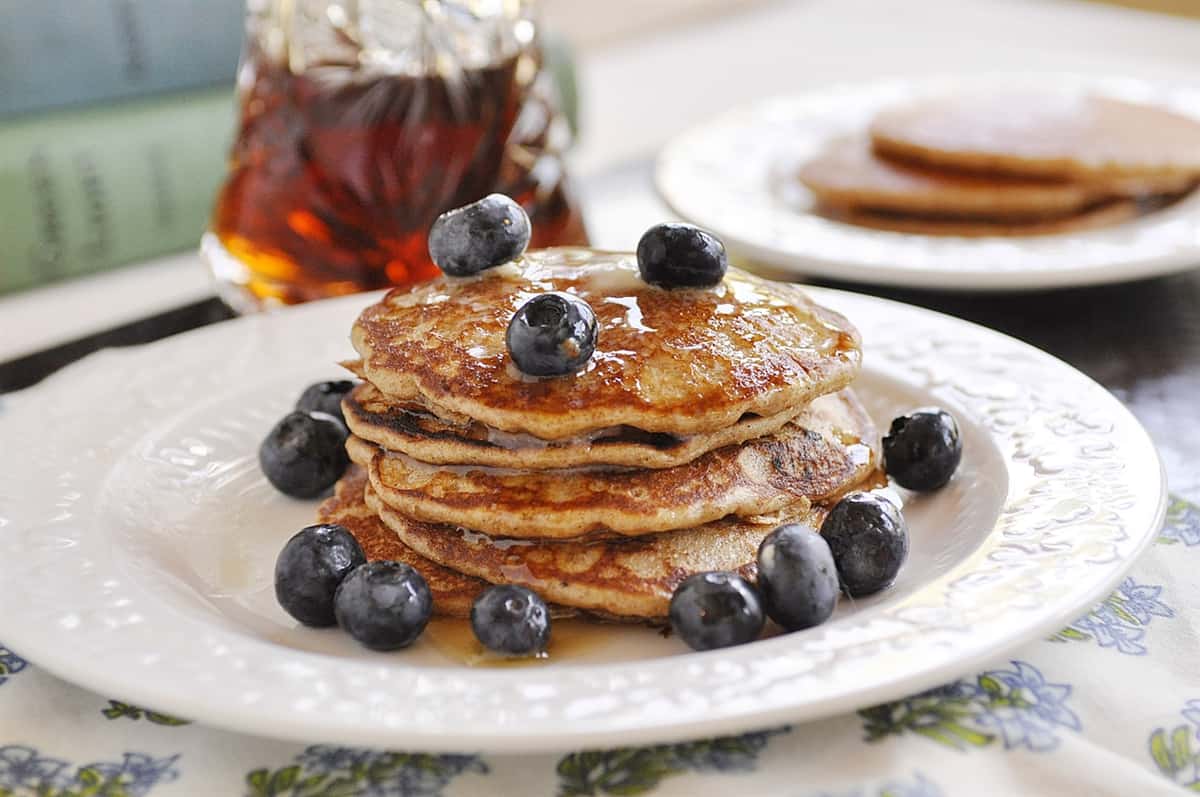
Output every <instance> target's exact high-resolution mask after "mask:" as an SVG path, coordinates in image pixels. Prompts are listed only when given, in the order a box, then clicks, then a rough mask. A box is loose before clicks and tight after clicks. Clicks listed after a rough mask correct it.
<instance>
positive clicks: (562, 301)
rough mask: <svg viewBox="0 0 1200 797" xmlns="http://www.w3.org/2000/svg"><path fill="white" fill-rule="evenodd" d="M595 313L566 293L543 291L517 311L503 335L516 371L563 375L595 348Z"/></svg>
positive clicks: (533, 374)
mask: <svg viewBox="0 0 1200 797" xmlns="http://www.w3.org/2000/svg"><path fill="white" fill-rule="evenodd" d="M596 335H597V325H596V314H595V313H593V312H592V308H591V305H589V304H588V303H587V302H585V301H584V300H583V299H580V298H579V297H577V296H572V295H571V294H569V293H543V294H541V295H540V296H535V297H533V298H532V299H530V300H529V301H527V302H526V303H525V304H523V305H521V307H520V308H519V309H518V310H517V312H516V313H515V314H514V315H513V317H512V321H510V322H509V323H508V332H507V333H506V334H505V336H504V341H505V344H506V345H507V346H508V353H509V355H510V356H511V357H512V359H513V363H514V364H515V365H516V366H517V368H518V370H520V371H521V372H522V373H525V374H528V375H530V376H565V375H566V374H570V373H574V372H575V371H578V370H579V369H580V368H582V367H583V365H584V364H585V363H586V362H587V361H588V360H589V359H591V356H592V353H593V352H595V351H596Z"/></svg>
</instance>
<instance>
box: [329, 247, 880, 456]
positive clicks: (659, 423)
mask: <svg viewBox="0 0 1200 797" xmlns="http://www.w3.org/2000/svg"><path fill="white" fill-rule="evenodd" d="M555 290H557V291H568V292H571V293H574V294H576V295H578V296H580V297H581V298H583V299H585V300H587V301H588V302H589V303H590V304H591V306H592V309H593V310H594V311H595V313H596V317H597V320H598V323H599V341H598V344H597V348H596V352H595V354H594V355H593V357H592V359H591V360H590V361H589V363H588V364H587V366H586V367H585V368H584V369H582V370H581V371H580V372H579V373H577V374H574V375H570V376H565V377H559V378H554V379H533V378H530V377H526V376H524V375H522V374H521V373H519V372H518V371H517V370H516V369H515V367H514V366H513V364H512V362H511V359H510V358H509V356H508V353H507V350H506V349H505V341H504V337H505V330H506V328H507V326H508V323H509V321H510V320H511V318H512V316H513V313H514V312H515V311H516V310H517V308H518V307H520V306H521V305H522V304H523V303H524V302H525V301H527V300H528V299H529V298H531V297H532V296H535V295H537V294H540V293H543V292H546V291H555ZM351 340H352V342H353V344H354V347H355V349H356V350H357V351H358V352H359V354H360V355H361V357H362V372H363V374H364V376H365V377H366V379H367V380H369V381H370V382H371V383H372V384H374V385H375V386H376V387H378V388H379V389H380V390H381V391H382V392H383V393H384V394H386V395H387V396H388V397H389V398H390V399H392V400H393V401H396V402H397V403H405V402H411V401H414V400H419V401H420V402H421V403H422V405H423V406H425V407H426V408H427V409H430V410H431V411H433V412H434V414H436V415H438V416H439V417H442V418H450V417H453V416H454V414H455V413H458V414H462V415H466V416H468V417H470V418H472V419H474V420H476V421H479V422H480V423H483V424H485V425H487V426H490V427H492V428H494V429H498V430H501V431H505V432H522V433H527V434H531V435H533V436H535V437H539V438H542V439H543V440H559V439H562V438H568V437H572V436H574V435H578V434H581V433H584V432H588V431H591V430H595V429H602V428H606V427H612V426H622V425H627V426H632V427H634V428H637V429H640V430H642V431H646V432H664V433H668V434H697V433H703V432H711V431H715V430H718V429H722V428H725V427H728V426H732V425H733V424H735V423H737V422H738V420H739V419H740V418H742V417H743V416H744V415H746V414H747V413H755V414H757V415H761V416H764V417H766V416H772V415H777V414H779V413H782V412H786V411H788V410H791V409H798V408H799V407H802V406H804V405H806V404H808V403H809V402H810V401H812V400H813V399H814V398H816V397H818V396H821V395H824V394H826V393H832V392H834V391H836V390H840V389H841V388H843V387H845V386H846V385H847V384H849V382H850V381H851V380H852V379H853V378H854V377H855V376H856V375H857V373H858V370H859V367H860V362H861V350H860V340H859V335H858V332H857V331H856V330H855V329H854V327H853V326H852V325H851V324H850V323H849V322H848V321H847V320H846V319H844V318H842V317H841V316H840V315H838V314H837V313H834V312H832V311H830V310H826V309H824V308H822V307H819V306H818V305H816V304H815V303H813V302H812V301H811V300H810V299H808V297H807V296H806V295H805V294H804V293H803V292H802V291H800V290H799V289H798V288H796V287H794V286H790V285H782V284H778V283H769V282H766V281H764V280H761V279H758V278H757V277H753V276H750V275H748V274H745V273H743V272H740V271H738V270H736V269H730V271H729V273H728V274H727V275H726V278H725V280H724V281H723V282H722V283H721V284H719V285H717V286H716V287H713V288H704V289H684V290H664V289H661V288H657V287H654V286H651V285H648V284H646V283H645V282H643V281H642V280H641V279H640V277H639V276H638V271H637V261H636V258H635V256H634V255H632V254H628V253H611V252H595V251H592V250H587V249H548V250H542V251H536V252H529V253H527V254H525V255H524V256H522V257H521V258H520V259H519V260H518V261H516V262H515V263H511V264H506V265H504V266H501V267H499V268H495V269H490V270H488V271H486V272H484V273H483V274H481V275H478V276H475V277H467V278H454V277H445V276H442V277H439V278H437V279H434V280H433V281H432V282H429V283H426V284H423V285H421V286H418V287H416V288H412V289H397V290H393V291H392V292H390V293H389V294H387V295H386V296H385V297H384V298H383V299H382V300H381V301H379V302H378V303H376V304H374V305H372V306H370V307H368V308H366V309H365V310H364V311H363V313H362V315H361V316H360V317H359V319H358V321H357V322H356V323H355V325H354V329H353V332H352V335H351Z"/></svg>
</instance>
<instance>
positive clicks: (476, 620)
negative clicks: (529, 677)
mask: <svg viewBox="0 0 1200 797" xmlns="http://www.w3.org/2000/svg"><path fill="white" fill-rule="evenodd" d="M471 628H472V629H473V630H474V631H475V638H476V639H478V640H479V641H480V642H481V643H482V644H483V646H484V647H485V648H487V649H488V650H493V651H495V652H497V653H504V654H507V655H509V656H533V655H536V654H538V653H541V652H542V651H543V650H545V649H546V645H547V644H548V643H549V642H550V610H549V609H547V608H546V603H545V601H543V600H542V599H541V598H540V597H539V596H538V594H537V593H536V592H534V591H533V590H531V589H527V588H525V587H520V586H517V585H515V584H501V585H498V586H494V587H489V588H487V589H486V590H484V591H483V592H482V593H481V594H480V595H479V597H477V598H476V599H475V603H474V604H473V605H472V606H471Z"/></svg>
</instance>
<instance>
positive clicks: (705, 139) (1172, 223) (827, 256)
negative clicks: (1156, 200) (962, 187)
mask: <svg viewBox="0 0 1200 797" xmlns="http://www.w3.org/2000/svg"><path fill="white" fill-rule="evenodd" d="M1031 82H1034V83H1035V85H1039V86H1042V87H1045V88H1047V89H1061V90H1065V91H1078V92H1086V93H1094V94H1103V95H1108V96H1113V97H1119V98H1123V99H1127V100H1133V101H1137V102H1144V103H1149V104H1154V105H1161V106H1164V107H1167V108H1171V109H1173V110H1175V111H1177V112H1179V113H1184V114H1188V115H1192V116H1197V117H1200V88H1194V87H1187V86H1181V85H1172V84H1165V83H1150V82H1146V81H1140V80H1134V79H1127V78H1095V77H1082V76H1070V75H1024V76H1003V77H972V78H932V79H922V80H896V81H889V82H883V83H870V84H863V85H848V86H836V87H832V88H829V89H826V90H822V91H817V92H812V93H808V94H799V95H795V96H790V97H781V98H777V99H773V100H768V101H765V102H761V103H758V104H755V105H751V106H749V107H746V108H741V109H737V110H734V111H731V112H729V113H726V114H724V115H722V116H719V117H717V118H716V119H713V120H712V121H710V122H707V123H705V124H703V125H701V126H699V127H697V128H695V129H693V130H690V131H688V132H686V133H684V134H683V135H681V136H680V137H678V138H677V139H675V140H674V141H672V142H671V143H670V144H668V145H667V147H666V148H665V149H664V150H663V152H662V154H661V155H660V156H659V159H658V164H657V169H656V175H655V178H656V181H657V184H658V188H659V191H660V192H661V194H662V195H663V198H664V199H665V200H666V202H667V203H668V204H669V205H671V207H672V208H673V209H674V210H675V211H676V212H677V213H679V215H680V216H682V217H683V218H685V219H687V220H688V221H691V222H693V223H695V224H698V225H700V226H702V227H706V228H708V229H710V230H712V231H713V232H715V233H717V234H718V235H719V236H721V238H722V239H723V240H724V241H725V243H726V245H727V246H728V247H729V248H730V250H731V251H732V252H733V253H734V254H737V255H740V256H742V257H743V258H744V259H746V260H748V261H749V262H748V265H750V266H751V267H754V268H756V269H757V270H760V271H764V272H765V273H767V274H768V275H770V276H780V277H790V278H793V279H795V278H802V277H805V276H819V277H828V278H831V279H838V280H846V281H850V282H865V283H874V284H881V285H896V286H904V287H913V288H936V289H938V290H964V291H966V290H970V291H994V290H1007V291H1019V290H1038V289H1046V288H1055V287H1066V286H1074V285H1088V284H1098V283H1105V282H1119V281H1125V280H1134V279H1142V278H1145V277H1151V276H1155V275H1159V274H1166V273H1170V272H1174V271H1181V270H1186V269H1191V268H1195V267H1196V266H1197V265H1200V191H1195V192H1193V193H1192V195H1191V196H1189V197H1186V198H1184V199H1183V200H1181V201H1179V202H1177V203H1175V204H1174V205H1172V206H1171V207H1169V208H1166V209H1164V210H1160V211H1158V212H1155V213H1150V214H1148V215H1146V216H1144V217H1142V218H1139V219H1136V220H1134V221H1130V222H1127V223H1125V224H1119V225H1116V226H1113V227H1108V228H1104V229H1099V230H1091V231H1086V232H1079V233H1068V234H1060V235H1043V236H1031V237H1011V238H1009V237H1003V238H1002V237H995V238H961V237H947V236H928V235H912V234H906V233H897V232H887V231H882V230H872V229H867V228H865V227H857V226H853V225H849V224H843V223H840V222H836V221H832V220H830V219H826V218H823V217H821V216H817V215H814V214H813V213H812V212H811V208H812V196H811V194H810V193H809V192H808V190H807V189H806V188H804V186H803V185H801V184H800V182H799V181H798V180H797V179H796V177H795V174H796V170H797V167H798V166H799V164H800V163H802V162H803V161H804V160H805V159H807V158H808V157H811V156H812V155H813V154H815V153H816V152H817V151H818V150H819V149H820V148H821V146H822V145H823V144H824V143H825V142H826V141H827V140H829V139H830V138H833V137H836V136H840V135H845V134H847V133H852V132H862V131H864V130H865V129H866V127H867V125H868V124H869V122H870V120H871V118H872V117H873V116H874V115H875V113H876V112H878V111H879V110H881V109H883V108H885V107H888V106H891V105H897V104H902V103H905V102H909V101H912V100H914V99H917V98H920V97H923V96H929V95H936V94H943V93H953V92H973V91H979V90H980V89H982V88H990V87H1014V86H1026V87H1027V86H1028V85H1030V83H1031Z"/></svg>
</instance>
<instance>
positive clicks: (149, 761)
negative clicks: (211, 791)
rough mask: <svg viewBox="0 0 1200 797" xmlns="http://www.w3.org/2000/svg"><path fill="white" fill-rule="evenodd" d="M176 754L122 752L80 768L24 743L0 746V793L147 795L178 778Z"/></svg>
mask: <svg viewBox="0 0 1200 797" xmlns="http://www.w3.org/2000/svg"><path fill="white" fill-rule="evenodd" d="M178 760H179V755H173V756H169V757H167V758H154V757H152V756H149V755H145V754H143V753H125V754H124V756H123V758H122V760H121V761H119V762H112V761H97V762H93V763H91V764H85V765H83V766H80V767H72V766H71V764H70V763H68V762H67V761H64V760H62V759H59V758H53V757H51V756H43V755H41V754H40V753H39V752H38V751H37V749H36V748H33V747H28V746H26V745H8V746H6V747H0V795H4V797H76V796H77V795H104V797H146V795H148V794H150V792H151V791H152V790H153V789H154V787H155V786H158V785H159V784H161V783H168V782H170V781H173V780H175V779H176V778H178V777H179V770H178V769H177V768H176V767H175V764H176V762H177V761H178Z"/></svg>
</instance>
